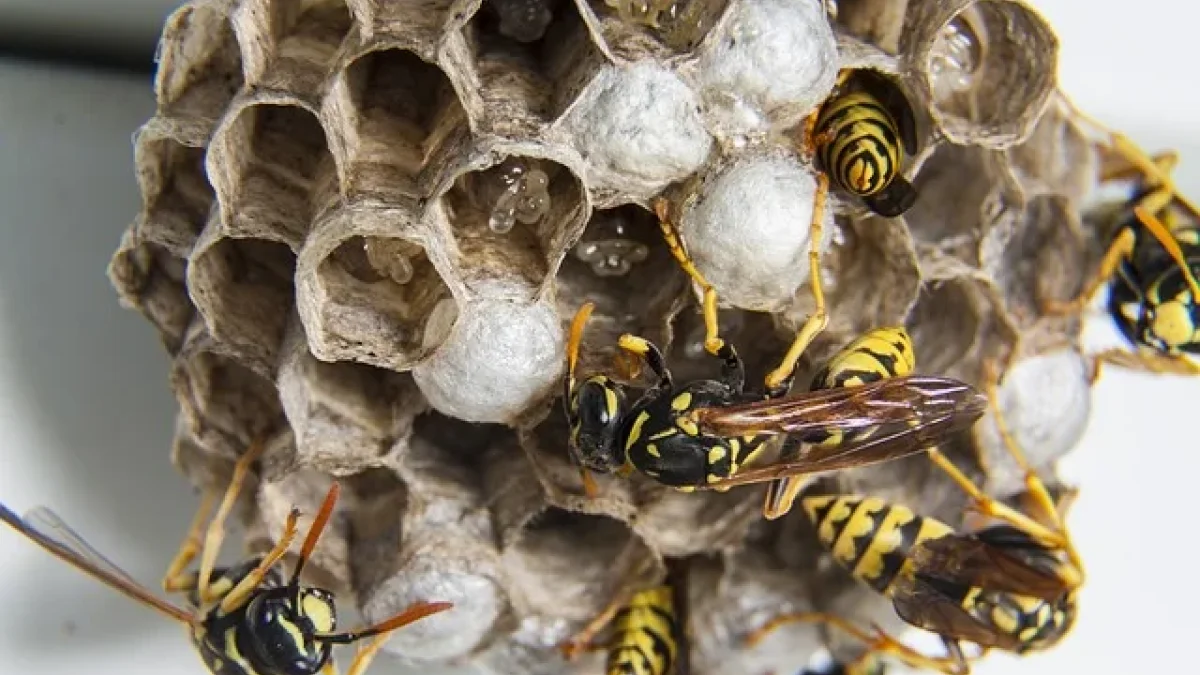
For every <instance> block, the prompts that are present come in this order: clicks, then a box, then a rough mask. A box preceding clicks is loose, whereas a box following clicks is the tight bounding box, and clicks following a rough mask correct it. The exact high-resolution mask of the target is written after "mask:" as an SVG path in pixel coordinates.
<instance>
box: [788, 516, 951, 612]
mask: <svg viewBox="0 0 1200 675" xmlns="http://www.w3.org/2000/svg"><path fill="white" fill-rule="evenodd" d="M803 504H804V512H805V513H806V514H808V517H809V519H810V520H812V522H813V524H814V525H815V526H816V528H817V538H818V539H820V541H821V543H822V544H823V545H824V546H825V547H826V548H828V549H829V551H830V553H832V554H833V557H834V559H835V560H837V561H838V563H840V564H841V565H843V566H844V567H845V568H846V569H848V570H849V571H850V573H851V574H853V575H854V576H855V577H856V578H857V579H859V580H861V581H863V582H864V583H866V584H867V585H868V586H870V587H871V588H874V589H875V590H876V591H879V592H880V593H883V594H884V595H887V594H888V593H889V592H890V591H891V587H892V582H893V581H894V580H895V579H896V577H897V576H898V575H899V574H900V573H901V571H902V570H903V569H904V568H905V567H906V566H907V565H909V562H908V555H909V552H911V551H912V549H913V547H914V546H916V545H917V544H918V543H920V542H922V541H926V540H929V539H937V538H939V537H944V536H946V535H948V534H952V533H953V530H952V529H951V528H950V526H949V525H946V524H945V523H942V522H940V521H938V520H935V519H933V518H925V517H922V516H918V515H917V514H915V513H913V512H912V511H911V510H910V509H908V508H906V507H903V506H899V505H896V504H888V503H886V502H884V501H883V500H882V499H879V498H877V497H854V496H847V495H842V496H837V495H822V496H819V497H806V498H805V499H804V501H803Z"/></svg>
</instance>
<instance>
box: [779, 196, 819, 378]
mask: <svg viewBox="0 0 1200 675" xmlns="http://www.w3.org/2000/svg"><path fill="white" fill-rule="evenodd" d="M828 193H829V178H828V177H827V176H826V175H825V174H824V173H819V174H817V190H816V193H815V194H814V195H813V212H812V222H811V223H809V226H808V276H809V285H810V286H811V287H812V295H813V302H814V305H815V306H814V308H813V313H812V314H811V315H809V317H808V320H806V321H805V322H804V325H803V326H801V327H800V331H799V332H798V333H797V334H796V339H795V341H794V342H792V346H791V347H789V348H788V351H787V354H785V355H784V357H783V360H782V361H781V362H780V363H779V367H778V368H776V369H775V370H773V371H771V372H770V373H769V374H767V378H766V386H767V391H768V392H775V391H776V390H778V389H779V388H780V385H781V384H783V383H784V382H785V381H786V380H789V379H790V378H791V377H792V375H794V374H795V372H796V364H797V363H798V362H799V361H800V356H801V355H802V354H804V350H805V349H808V346H809V345H811V344H812V341H813V340H814V339H816V337H817V335H819V334H820V333H821V331H823V330H825V327H826V326H828V325H829V314H828V312H827V311H826V309H825V291H824V289H823V288H822V286H821V237H822V234H823V232H824V229H825V226H824V223H823V221H824V218H825V197H826V195H828Z"/></svg>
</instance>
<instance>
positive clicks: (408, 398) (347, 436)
mask: <svg viewBox="0 0 1200 675" xmlns="http://www.w3.org/2000/svg"><path fill="white" fill-rule="evenodd" d="M277 383H278V385H279V393H280V398H281V400H282V402H283V409H284V412H285V413H286V414H287V418H288V422H289V424H291V427H292V430H293V433H294V434H295V438H296V460H297V462H298V463H299V464H300V465H302V466H313V467H316V468H319V469H321V470H322V471H324V472H326V473H334V474H338V475H346V474H348V473H353V472H355V471H357V470H360V469H362V468H365V467H370V466H382V465H385V464H388V463H389V455H390V454H391V453H392V452H393V451H394V450H395V448H396V445H397V443H398V442H400V441H402V440H403V439H405V438H407V437H408V435H409V434H410V433H411V432H412V423H413V418H414V417H415V416H416V415H417V414H419V413H420V412H421V410H422V409H423V407H424V401H423V400H422V399H421V395H420V393H419V392H418V391H417V388H416V385H415V384H413V382H412V376H411V375H407V374H401V373H395V372H392V371H389V370H384V369H381V368H375V367H372V366H368V365H364V364H361V363H350V362H344V361H343V362H334V363H328V362H325V361H319V360H317V359H316V358H314V357H313V356H312V354H311V353H309V351H308V341H307V340H306V339H305V335H304V329H303V327H302V326H301V324H300V321H299V317H297V316H295V315H293V316H292V318H291V321H290V324H289V328H288V336H287V339H286V340H285V343H284V348H283V357H282V359H281V361H280V366H279V374H278V378H277Z"/></svg>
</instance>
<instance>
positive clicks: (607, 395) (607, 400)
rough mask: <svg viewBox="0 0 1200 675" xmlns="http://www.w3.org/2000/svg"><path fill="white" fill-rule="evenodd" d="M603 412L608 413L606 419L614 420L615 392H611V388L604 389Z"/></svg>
mask: <svg viewBox="0 0 1200 675" xmlns="http://www.w3.org/2000/svg"><path fill="white" fill-rule="evenodd" d="M604 411H605V412H607V413H608V419H610V420H611V419H616V417H617V413H618V412H620V411H619V410H617V392H615V391H613V390H612V387H605V388H604Z"/></svg>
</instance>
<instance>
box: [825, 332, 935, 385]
mask: <svg viewBox="0 0 1200 675" xmlns="http://www.w3.org/2000/svg"><path fill="white" fill-rule="evenodd" d="M916 363H917V357H916V352H915V351H914V349H913V342H912V338H911V337H909V335H908V331H906V330H905V329H904V328H875V329H873V330H871V331H868V332H866V333H864V334H863V335H862V336H861V337H859V338H858V339H857V340H855V341H854V342H851V343H850V344H848V345H846V346H845V347H844V348H843V349H842V350H841V351H839V352H838V353H837V354H835V355H834V357H833V358H832V359H830V360H829V363H828V364H827V365H826V366H825V367H824V368H822V369H821V371H820V372H819V373H817V375H816V376H815V377H813V381H812V386H811V387H810V388H811V389H832V388H834V387H857V386H862V385H864V384H869V383H871V382H876V381H878V380H882V379H885V378H889V377H903V376H905V375H911V374H912V373H913V370H914V369H915V368H916Z"/></svg>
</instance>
